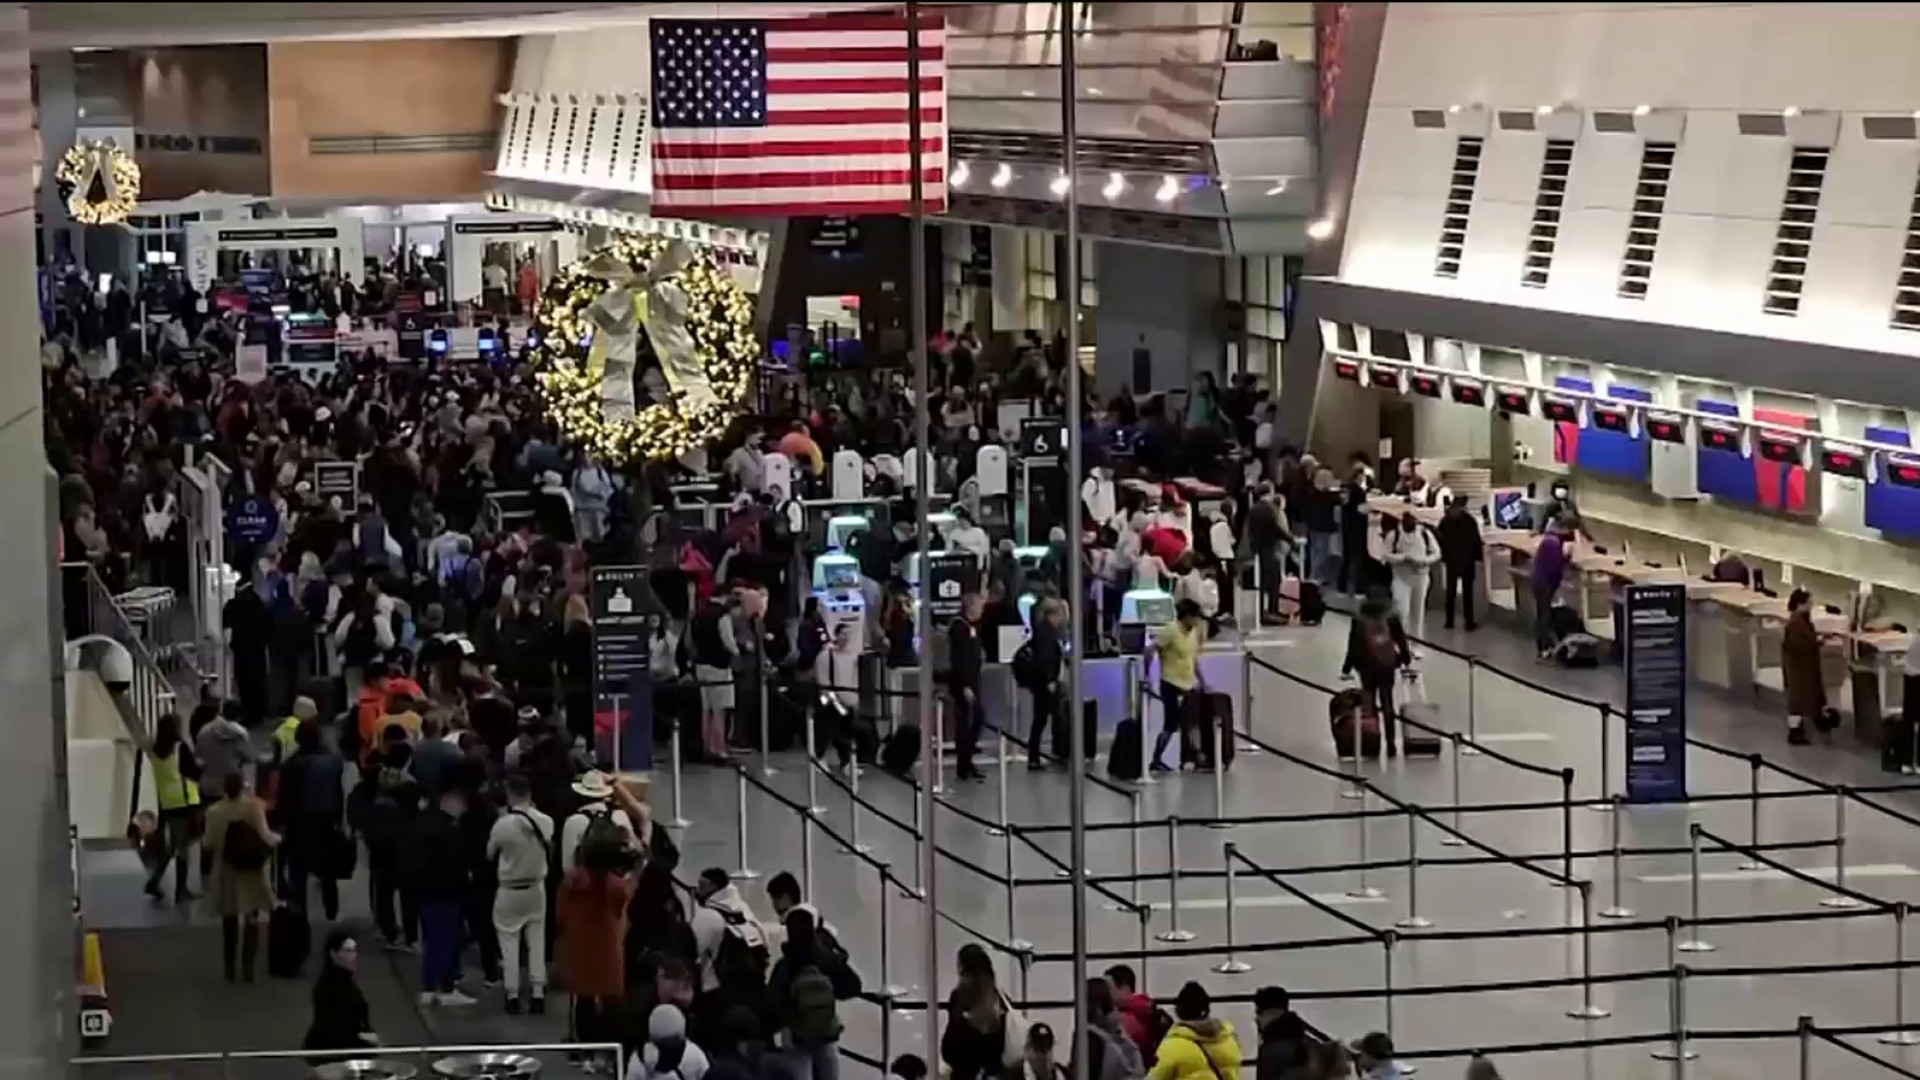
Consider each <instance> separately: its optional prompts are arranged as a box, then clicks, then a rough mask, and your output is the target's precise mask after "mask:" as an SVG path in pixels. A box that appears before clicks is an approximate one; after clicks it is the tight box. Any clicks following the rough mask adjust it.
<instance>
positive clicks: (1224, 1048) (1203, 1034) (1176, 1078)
mask: <svg viewBox="0 0 1920 1080" xmlns="http://www.w3.org/2000/svg"><path fill="white" fill-rule="evenodd" d="M1212 1012H1213V998H1212V997H1211V996H1210V995H1208V993H1207V988H1206V987H1204V986H1201V985H1200V984H1199V983H1197V982H1189V983H1187V984H1186V985H1185V986H1182V987H1181V988H1180V994H1179V996H1178V997H1175V998H1174V999H1173V1015H1174V1023H1173V1027H1172V1028H1170V1029H1169V1030H1168V1031H1167V1037H1166V1038H1165V1039H1163V1040H1161V1042H1160V1050H1159V1054H1160V1056H1159V1060H1158V1061H1157V1062H1156V1063H1155V1064H1154V1066H1153V1070H1152V1071H1151V1072H1149V1073H1148V1074H1147V1080H1240V1042H1239V1040H1238V1039H1236V1038H1234V1035H1233V1025H1232V1024H1230V1023H1228V1022H1226V1021H1225V1020H1220V1019H1216V1018H1214V1017H1213V1016H1212V1015H1211V1014H1212Z"/></svg>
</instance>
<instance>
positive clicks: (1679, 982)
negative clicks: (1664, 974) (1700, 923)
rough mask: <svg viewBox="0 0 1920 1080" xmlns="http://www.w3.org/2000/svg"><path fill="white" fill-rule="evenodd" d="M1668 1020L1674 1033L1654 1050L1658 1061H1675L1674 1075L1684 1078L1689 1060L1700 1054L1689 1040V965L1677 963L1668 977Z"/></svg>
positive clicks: (1677, 1077) (1677, 1079) (1679, 1079)
mask: <svg viewBox="0 0 1920 1080" xmlns="http://www.w3.org/2000/svg"><path fill="white" fill-rule="evenodd" d="M1667 1020H1668V1023H1669V1024H1670V1025H1671V1026H1672V1029H1673V1034H1672V1035H1671V1036H1669V1041H1668V1044H1667V1045H1666V1046H1663V1047H1660V1048H1659V1049H1658V1050H1655V1051H1654V1052H1653V1058H1654V1059H1655V1060H1656V1061H1671V1062H1673V1075H1674V1077H1675V1078H1676V1080H1683V1078H1684V1077H1685V1076H1686V1075H1687V1062H1689V1061H1692V1060H1693V1059H1695V1058H1697V1057H1699V1056H1700V1055H1699V1054H1698V1053H1697V1052H1696V1051H1695V1050H1694V1049H1693V1047H1692V1046H1690V1045H1688V1042H1687V965H1685V964H1675V965H1674V966H1673V974H1672V975H1671V976H1670V977H1669V978H1668V979H1667Z"/></svg>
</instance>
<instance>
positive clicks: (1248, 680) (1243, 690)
mask: <svg viewBox="0 0 1920 1080" xmlns="http://www.w3.org/2000/svg"><path fill="white" fill-rule="evenodd" d="M1253 572H1254V573H1255V574H1256V575H1257V574H1259V573H1260V567H1259V563H1258V561H1257V560H1256V562H1255V564H1254V571H1253ZM1254 592H1255V594H1256V595H1258V594H1259V587H1258V579H1257V578H1256V581H1255V588H1254ZM1254 606H1255V608H1256V609H1257V608H1258V607H1259V605H1258V604H1256V605H1254ZM1253 625H1254V627H1255V628H1256V629H1257V628H1258V627H1259V625H1260V612H1259V611H1258V610H1255V611H1254V613H1253ZM1239 726H1240V727H1241V728H1242V731H1241V734H1243V735H1245V736H1247V737H1248V739H1249V740H1251V739H1252V737H1253V654H1252V653H1250V652H1248V651H1247V649H1246V646H1245V645H1242V646H1241V648H1240V725H1239ZM1236 749H1237V750H1238V751H1239V752H1240V753H1242V754H1245V755H1246V756H1247V757H1256V756H1258V755H1259V753H1260V748H1259V747H1257V746H1255V745H1253V743H1252V742H1251V741H1249V742H1248V743H1247V745H1245V746H1241V747H1237V748H1236Z"/></svg>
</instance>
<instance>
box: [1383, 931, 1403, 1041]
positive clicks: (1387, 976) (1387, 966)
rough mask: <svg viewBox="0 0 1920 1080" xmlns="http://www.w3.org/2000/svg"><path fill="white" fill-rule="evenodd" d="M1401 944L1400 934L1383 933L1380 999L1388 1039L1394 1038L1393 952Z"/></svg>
mask: <svg viewBox="0 0 1920 1080" xmlns="http://www.w3.org/2000/svg"><path fill="white" fill-rule="evenodd" d="M1399 943H1400V935H1399V934H1397V933H1395V932H1393V931H1392V930H1385V931H1382V932H1381V934H1380V951H1381V954H1382V963H1381V967H1382V969H1383V970H1382V976H1383V977H1382V981H1381V985H1380V997H1381V1001H1382V1002H1383V1004H1384V1006H1385V1008H1386V1011H1387V1017H1386V1024H1385V1025H1384V1026H1385V1028H1386V1032H1387V1038H1389V1039H1391V1038H1393V950H1394V946H1396V945H1398V944H1399Z"/></svg>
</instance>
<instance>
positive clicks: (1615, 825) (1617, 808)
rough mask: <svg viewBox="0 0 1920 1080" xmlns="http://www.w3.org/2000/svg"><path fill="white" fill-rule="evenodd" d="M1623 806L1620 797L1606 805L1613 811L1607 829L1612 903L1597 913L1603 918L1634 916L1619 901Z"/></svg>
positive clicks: (1622, 877) (1630, 909)
mask: <svg viewBox="0 0 1920 1080" xmlns="http://www.w3.org/2000/svg"><path fill="white" fill-rule="evenodd" d="M1625 807H1626V802H1625V800H1622V799H1614V800H1612V803H1611V805H1610V806H1609V807H1608V808H1609V809H1610V810H1612V811H1613V819H1612V822H1611V824H1610V825H1609V826H1608V829H1609V831H1610V832H1611V833H1612V834H1613V853H1612V855H1611V856H1610V857H1609V859H1610V863H1611V869H1610V871H1609V872H1610V873H1611V875H1612V877H1613V885H1612V887H1613V903H1612V904H1611V905H1609V906H1607V907H1605V908H1602V909H1601V910H1600V913H1599V914H1600V917H1601V918H1603V919H1631V918H1633V916H1634V911H1633V909H1632V908H1630V907H1628V906H1627V905H1625V904H1623V903H1621V902H1620V889H1621V886H1622V883H1623V882H1624V881H1625V880H1626V877H1625V875H1623V874H1622V873H1621V872H1620V861H1621V856H1622V854H1623V845H1622V844H1621V841H1620V815H1621V813H1622V812H1623V810H1624V809H1625Z"/></svg>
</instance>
